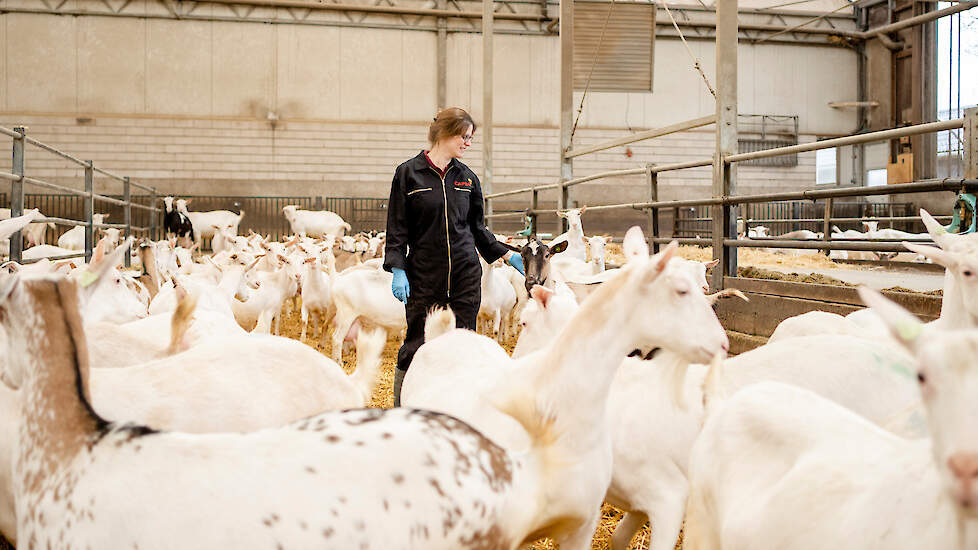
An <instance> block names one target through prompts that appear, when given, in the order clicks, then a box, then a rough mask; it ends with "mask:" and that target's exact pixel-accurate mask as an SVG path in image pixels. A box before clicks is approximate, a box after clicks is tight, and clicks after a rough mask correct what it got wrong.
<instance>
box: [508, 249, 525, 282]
mask: <svg viewBox="0 0 978 550" xmlns="http://www.w3.org/2000/svg"><path fill="white" fill-rule="evenodd" d="M506 263H508V264H509V265H511V266H513V267H515V268H516V271H519V272H520V275H523V276H524V277H526V269H525V268H524V267H523V256H522V255H520V254H517V253H515V252H514V253H513V255H512V256H510V257H509V259H508V260H506Z"/></svg>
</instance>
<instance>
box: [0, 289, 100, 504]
mask: <svg viewBox="0 0 978 550" xmlns="http://www.w3.org/2000/svg"><path fill="white" fill-rule="evenodd" d="M3 310H4V311H3V315H2V318H3V324H4V327H5V328H6V330H7V331H8V336H9V337H10V338H9V341H10V353H9V355H8V357H9V360H10V364H9V365H8V367H7V368H8V370H7V375H10V374H11V373H12V372H13V373H16V374H14V375H13V377H12V378H10V379H8V380H12V381H13V384H14V385H16V386H19V388H20V391H21V397H20V403H21V416H22V423H21V426H20V443H19V456H18V457H17V460H16V463H15V471H16V472H17V475H16V478H17V480H16V481H15V483H23V484H24V485H23V487H22V490H23V491H25V492H26V493H27V494H32V495H38V493H39V492H40V491H42V490H43V489H44V486H45V485H46V484H48V483H50V482H51V480H52V478H53V477H54V476H55V475H56V473H57V472H58V471H59V470H60V469H61V468H62V467H64V466H65V465H66V464H67V463H68V462H70V461H71V460H72V459H73V458H74V457H75V456H76V455H77V454H78V453H80V452H83V451H84V450H85V449H88V448H90V447H91V446H92V445H94V444H95V442H97V441H98V438H99V437H100V435H101V434H102V433H103V431H104V430H105V428H106V427H107V425H108V424H107V422H106V421H105V420H103V419H101V418H100V417H99V416H98V415H97V414H96V413H95V412H94V410H93V409H92V407H91V404H90V403H91V401H90V394H89V391H88V375H89V366H88V348H87V344H86V340H85V333H84V331H83V329H82V319H81V315H80V314H79V311H78V296H77V291H76V287H75V284H74V283H72V282H70V281H68V280H66V279H60V280H53V279H37V280H31V281H22V282H20V283H18V287H17V288H14V290H13V291H12V293H11V295H10V297H9V299H8V302H7V303H6V304H4V308H3ZM14 311H16V312H17V313H16V314H13V312H14ZM18 493H21V494H23V493H22V492H21V491H18ZM24 506H27V508H25V507H24ZM29 507H30V503H23V505H22V504H21V503H18V508H19V512H25V511H26V509H29Z"/></svg>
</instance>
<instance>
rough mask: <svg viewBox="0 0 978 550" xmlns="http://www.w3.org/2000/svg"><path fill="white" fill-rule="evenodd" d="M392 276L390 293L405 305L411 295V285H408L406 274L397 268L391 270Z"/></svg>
mask: <svg viewBox="0 0 978 550" xmlns="http://www.w3.org/2000/svg"><path fill="white" fill-rule="evenodd" d="M391 273H393V274H394V282H393V283H392V284H391V292H393V293H394V297H395V298H397V299H398V300H400V301H402V302H404V303H405V304H406V303H407V299H408V296H410V295H411V285H409V284H408V278H407V273H405V272H404V270H403V269H401V268H399V267H395V268H392V269H391Z"/></svg>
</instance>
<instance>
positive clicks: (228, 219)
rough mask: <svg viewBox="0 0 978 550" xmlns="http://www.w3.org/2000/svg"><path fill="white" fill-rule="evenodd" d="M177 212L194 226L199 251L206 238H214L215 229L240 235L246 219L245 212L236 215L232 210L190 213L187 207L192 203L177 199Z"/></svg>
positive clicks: (195, 240) (195, 241)
mask: <svg viewBox="0 0 978 550" xmlns="http://www.w3.org/2000/svg"><path fill="white" fill-rule="evenodd" d="M174 202H176V204H177V212H180V213H181V214H183V215H185V216H187V217H188V218H190V223H191V224H193V226H194V243H195V244H196V245H197V249H198V250H200V249H201V242H202V241H203V239H204V238H205V237H206V238H213V237H214V233H215V228H222V229H227V230H228V232H229V233H230V234H232V235H237V234H238V226H239V225H240V224H241V219H242V218H244V214H245V213H244V210H242V211H241V213H240V214H235V213H234V212H231V211H230V210H210V211H208V212H190V211H189V210H187V205H188V204H190V201H188V200H185V199H177V200H176V201H174Z"/></svg>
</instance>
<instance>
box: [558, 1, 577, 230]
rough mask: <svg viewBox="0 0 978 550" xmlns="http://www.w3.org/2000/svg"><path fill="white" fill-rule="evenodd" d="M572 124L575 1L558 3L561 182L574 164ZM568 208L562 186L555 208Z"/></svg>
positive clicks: (568, 176) (567, 195)
mask: <svg viewBox="0 0 978 550" xmlns="http://www.w3.org/2000/svg"><path fill="white" fill-rule="evenodd" d="M573 125H574V0H560V179H561V181H568V180H571V179H573V178H574V161H573V160H572V159H570V158H567V157H566V154H567V152H568V151H570V149H571V145H572V144H571V129H572V128H573ZM569 207H570V189H569V188H568V187H565V186H561V188H560V195H559V196H558V198H557V209H558V210H566V209H567V208H569ZM567 229H568V226H567V219H566V218H561V219H560V231H561V232H564V231H567Z"/></svg>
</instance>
